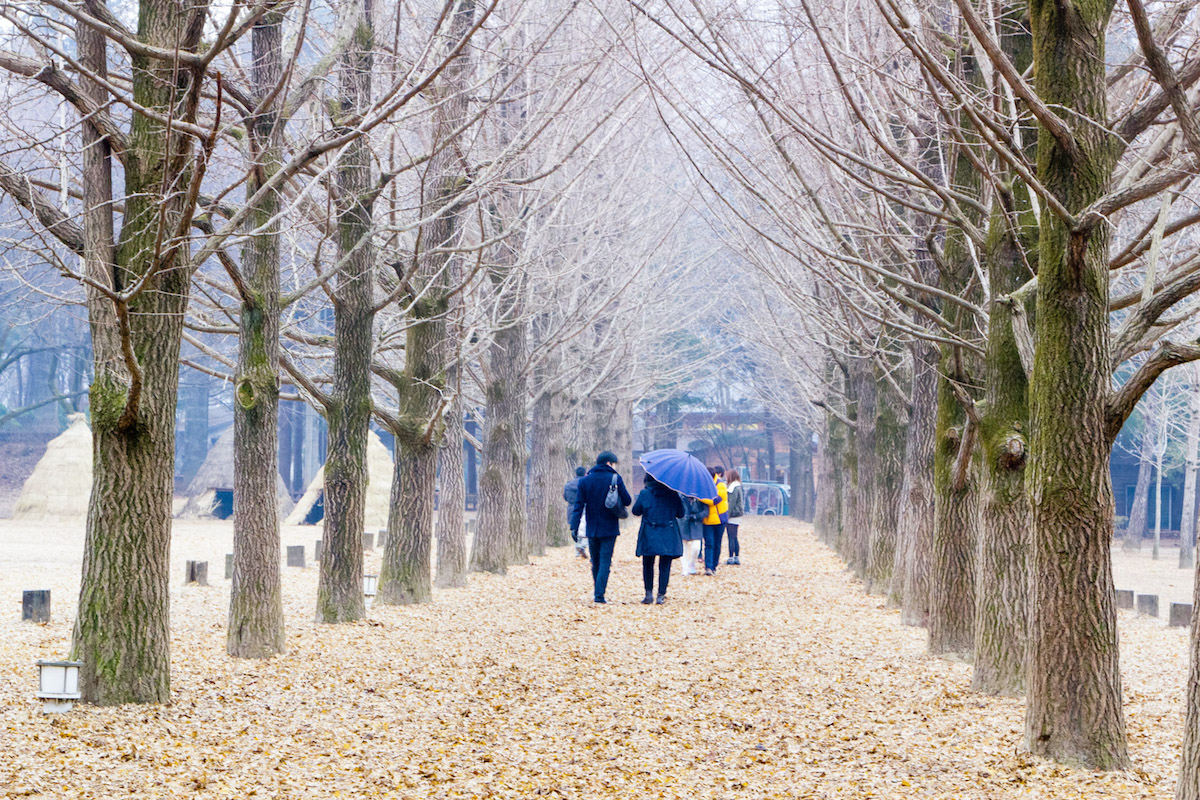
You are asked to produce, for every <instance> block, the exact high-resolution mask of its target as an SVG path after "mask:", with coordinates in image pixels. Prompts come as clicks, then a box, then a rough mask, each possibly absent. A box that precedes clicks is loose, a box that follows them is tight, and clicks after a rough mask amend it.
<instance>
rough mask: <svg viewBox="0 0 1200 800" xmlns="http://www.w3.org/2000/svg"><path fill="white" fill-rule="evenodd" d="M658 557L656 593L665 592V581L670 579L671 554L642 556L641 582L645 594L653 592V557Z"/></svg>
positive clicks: (661, 593) (662, 593)
mask: <svg viewBox="0 0 1200 800" xmlns="http://www.w3.org/2000/svg"><path fill="white" fill-rule="evenodd" d="M656 558H657V559H658V593H659V595H664V594H666V593H667V583H668V582H669V581H670V580H671V562H672V561H674V559H673V558H672V557H671V556H642V584H643V585H645V587H646V594H648V595H649V594H654V559H656Z"/></svg>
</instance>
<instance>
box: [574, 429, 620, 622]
mask: <svg viewBox="0 0 1200 800" xmlns="http://www.w3.org/2000/svg"><path fill="white" fill-rule="evenodd" d="M616 466H617V456H616V454H614V453H613V452H611V451H609V450H605V451H604V452H603V453H601V454H600V455H598V456H596V466H594V467H592V468H591V469H590V470H588V474H587V475H585V476H584V477H583V478H582V479H581V480H580V481H579V494H578V496H577V497H576V498H575V508H574V509H572V511H571V535H572V536H578V534H579V524H580V522H581V521H584V520H586V523H585V524H586V526H587V542H588V552H589V553H590V554H591V556H592V585H593V595H594V598H595V600H596V602H597V603H603V602H605V600H604V591H605V590H606V589H607V588H608V573H609V570H610V568H611V567H612V556H613V548H615V547H616V545H617V537H618V536H620V535H621V528H620V517H618V516H617V515H616V514H615V513H613V512H612V511H611V510H609V508H608V506H606V505H605V504H604V501H605V500H606V499H607V498H608V489H609V487H610V486H612V485H613V484H614V483H615V484H616V486H617V494H618V496H619V497H620V502H621V505H622V506H628V505H629V504H630V503H632V502H633V498H632V497H630V496H629V490H628V489H626V488H625V481H624V480H622V478H621V476H620V475H619V474H618V473H617V470H616Z"/></svg>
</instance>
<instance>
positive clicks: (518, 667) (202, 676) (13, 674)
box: [0, 518, 1186, 798]
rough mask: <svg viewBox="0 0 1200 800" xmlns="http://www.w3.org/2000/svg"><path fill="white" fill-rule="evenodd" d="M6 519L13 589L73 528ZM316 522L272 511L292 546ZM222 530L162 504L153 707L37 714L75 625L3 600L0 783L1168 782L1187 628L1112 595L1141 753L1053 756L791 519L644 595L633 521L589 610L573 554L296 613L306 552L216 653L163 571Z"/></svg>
mask: <svg viewBox="0 0 1200 800" xmlns="http://www.w3.org/2000/svg"><path fill="white" fill-rule="evenodd" d="M13 528H14V526H12V524H11V523H9V524H5V525H4V526H3V527H0V543H2V544H3V545H4V548H3V553H4V555H0V560H3V561H5V562H7V563H5V564H4V566H5V568H4V569H3V570H0V589H3V590H4V592H5V593H6V594H5V595H4V596H6V597H8V596H13V594H14V590H15V588H16V586H17V583H18V582H19V581H20V580H23V578H22V577H20V576H21V575H36V576H37V578H38V579H39V580H43V581H46V582H47V584H48V585H50V584H54V585H58V584H57V583H56V582H57V581H59V580H61V582H62V584H63V585H69V584H71V583H72V582H73V580H74V576H75V574H76V566H77V565H76V564H75V563H71V561H70V558H69V557H67V555H66V554H74V553H77V552H79V549H78V547H77V544H78V543H77V542H74V541H63V542H61V543H58V544H56V545H55V546H54V548H53V549H52V550H51V551H50V552H51V553H61V554H63V560H62V562H49V561H46V562H39V561H36V557H35V555H34V550H33V546H32V545H25V546H20V545H18V544H17V542H18V541H24V542H28V541H30V537H29V536H28V531H20V532H16V533H14V531H13V530H12V529H13ZM308 535H309V531H307V530H304V529H285V543H289V542H290V541H291V540H292V539H295V540H296V542H299V541H301V539H300V537H301V536H304V537H306V538H307V536H308ZM231 536H232V532H231V530H229V526H228V525H224V524H215V523H211V524H192V525H191V526H187V525H177V531H176V534H175V537H174V547H173V553H172V586H171V600H172V626H171V628H172V632H173V641H172V659H173V663H172V682H173V685H174V686H175V692H174V703H173V704H172V705H171V706H164V707H157V706H156V707H140V708H139V707H135V706H121V707H114V708H99V707H93V706H84V707H79V708H77V709H76V710H75V711H73V712H72V713H71V714H69V715H66V716H63V717H53V718H48V717H44V716H42V715H41V714H39V713H38V710H37V706H36V704H35V702H34V701H33V699H32V697H31V689H30V682H29V671H30V659H31V656H30V653H32V652H35V651H37V652H42V651H45V650H46V649H47V648H50V649H53V647H54V646H55V645H58V644H65V642H66V640H67V637H68V636H69V632H70V625H69V621H67V620H64V619H63V616H65V614H64V615H61V616H59V617H56V620H55V621H54V622H53V623H51V624H50V625H49V626H47V627H37V626H29V625H27V624H26V625H20V624H19V623H17V622H16V621H15V620H13V619H11V618H5V619H3V620H0V676H3V677H2V678H0V700H2V701H3V707H2V710H0V744H2V746H3V753H4V756H3V758H2V759H0V787H3V790H4V792H5V795H4V796H6V797H14V796H33V797H56V798H58V797H62V798H67V797H117V796H135V797H185V796H186V797H239V798H242V797H247V796H249V795H250V793H251V790H252V789H257V796H266V797H279V798H324V797H338V796H341V797H413V798H416V797H535V796H549V797H571V798H586V797H622V798H649V797H666V798H673V797H688V798H691V797H729V798H734V797H736V798H743V797H946V798H949V797H979V798H983V797H987V798H1001V797H1024V796H1041V797H1055V798H1069V797H1098V796H1106V797H1167V796H1169V795H1170V791H1171V784H1172V783H1173V780H1174V769H1173V762H1172V758H1173V757H1174V755H1175V754H1176V753H1177V752H1178V746H1179V744H1178V739H1179V735H1180V715H1179V711H1178V709H1179V702H1180V699H1181V696H1182V680H1183V671H1182V669H1181V668H1180V665H1181V664H1182V663H1185V661H1184V659H1185V658H1186V655H1185V642H1186V639H1185V636H1186V634H1184V633H1181V632H1179V631H1168V630H1166V629H1165V628H1161V627H1158V626H1154V625H1152V624H1151V623H1147V622H1143V621H1139V620H1136V619H1134V618H1133V617H1125V616H1122V625H1123V628H1122V637H1123V639H1122V641H1123V644H1124V645H1125V647H1124V655H1125V659H1126V663H1125V665H1124V666H1125V680H1126V687H1127V688H1126V691H1127V694H1128V704H1127V713H1128V715H1129V731H1130V740H1131V749H1132V755H1133V758H1134V761H1135V763H1136V764H1137V765H1138V768H1139V772H1138V773H1122V772H1116V773H1108V774H1099V773H1097V774H1092V773H1088V772H1082V771H1077V770H1072V769H1069V768H1066V767H1062V766H1058V765H1054V764H1053V763H1051V762H1049V761H1044V760H1042V759H1038V758H1034V757H1032V756H1029V755H1026V754H1021V753H1020V752H1019V751H1020V749H1021V748H1020V737H1021V730H1022V707H1021V703H1020V702H1019V701H1014V700H1006V699H999V698H992V697H985V696H982V695H978V694H974V693H971V692H970V691H969V690H968V689H967V687H968V686H969V685H970V679H971V668H970V666H969V665H966V664H962V663H957V662H953V661H947V660H944V659H940V658H934V657H931V656H928V655H927V654H926V652H925V649H926V648H925V633H924V631H922V630H920V629H916V628H906V627H903V626H902V625H901V624H900V621H899V613H898V612H896V611H894V610H890V609H887V608H885V606H884V602H883V600H882V598H878V597H873V596H869V595H866V594H865V593H864V592H863V591H862V586H861V584H860V583H859V582H858V581H857V580H856V579H854V578H853V577H852V576H851V575H850V574H849V573H848V572H846V571H845V568H844V565H843V564H842V562H841V561H840V560H839V559H838V558H837V557H836V556H835V555H833V553H832V551H830V550H829V549H827V548H826V547H825V546H824V545H822V544H820V543H819V542H818V541H817V540H816V539H815V537H814V536H813V535H812V533H811V528H810V527H809V526H807V525H802V524H800V523H796V522H793V521H792V520H767V519H763V518H756V519H754V520H752V521H751V522H750V523H749V524H747V525H745V527H744V533H743V535H742V540H743V560H744V562H745V563H744V565H743V566H741V567H722V568H721V570H720V572H719V574H718V575H717V576H716V577H715V578H704V577H692V578H688V579H684V578H682V577H680V576H679V575H678V572H676V574H675V575H674V576H673V578H672V583H671V587H670V591H669V597H670V600H669V603H668V604H667V605H665V606H662V607H658V606H650V607H647V606H642V605H640V604H639V603H638V602H637V601H638V600H639V599H640V597H641V587H640V574H641V573H640V564H639V563H638V562H637V561H636V560H635V559H634V557H633V546H634V538H635V537H634V536H632V535H625V536H623V537H622V538H621V540H620V544H619V546H618V551H617V556H616V559H615V562H614V575H613V580H612V583H611V585H610V589H609V599H610V605H608V606H607V607H602V608H597V607H593V606H592V604H591V603H590V582H589V576H588V573H587V566H586V563H585V562H581V561H578V560H575V559H573V558H572V557H571V554H570V550H569V549H568V548H558V549H552V550H551V551H550V553H549V555H548V556H546V557H543V558H538V559H535V560H534V561H533V562H532V563H531V564H530V565H528V566H519V567H514V568H512V569H510V570H509V572H508V574H507V575H505V576H495V575H489V574H480V575H473V576H472V577H471V578H470V580H469V585H468V586H467V587H466V588H464V589H453V590H444V591H443V590H438V591H436V592H435V596H434V602H433V603H431V604H426V605H421V606H410V607H388V606H376V607H375V608H373V609H371V610H370V612H369V615H368V616H369V619H368V620H366V621H363V622H360V623H356V624H353V625H345V626H336V627H329V626H321V625H317V624H315V623H314V622H312V601H313V598H314V597H315V593H316V585H317V570H316V569H315V568H314V567H313V566H312V565H311V563H310V565H309V566H308V567H307V568H306V569H304V570H298V569H286V570H285V573H284V586H283V588H284V610H285V615H286V617H287V620H286V621H287V626H288V631H289V636H288V641H287V652H286V653H285V654H284V655H282V656H278V657H275V658H272V659H267V660H262V661H242V660H235V659H232V658H230V657H229V656H227V655H226V653H225V649H224V646H225V630H224V628H225V624H226V622H225V615H224V614H223V609H224V608H225V607H226V603H227V602H228V590H229V584H228V582H225V581H221V580H216V579H214V580H213V581H212V583H213V586H211V587H208V588H200V587H196V586H182V585H180V583H179V578H181V577H182V561H183V559H185V558H187V557H188V556H189V554H188V552H187V551H188V550H189V549H191V550H193V551H194V550H196V549H198V548H202V547H208V548H210V549H212V550H213V551H214V552H216V551H217V550H219V549H220V548H222V547H224V546H225V544H224V542H223V540H222V538H221V537H227V538H230V539H231ZM310 546H311V545H310ZM39 549H41V550H42V551H43V552H45V549H44V548H39ZM378 560H379V555H378V554H377V553H376V554H369V555H368V556H367V564H368V567H370V566H373V565H375V564H377V563H378ZM176 561H178V562H179V564H178V566H180V569H176V568H175V567H176ZM18 562H19V566H20V569H19V570H18V569H15V567H16V566H18ZM59 576H61V578H60V577H59ZM214 577H216V578H219V575H215V576H214ZM67 599H68V598H67V597H64V598H63V600H64V601H66V600H67ZM59 607H60V608H63V609H69V608H71V606H70V604H68V603H66V602H63V604H62V605H60V606H59ZM1156 650H1157V652H1158V653H1159V655H1158V656H1155V657H1149V656H1147V653H1151V652H1152V651H1156ZM1172 671H1173V674H1174V678H1173V679H1172V681H1173V682H1172V684H1171V685H1170V686H1166V687H1164V686H1162V685H1161V683H1162V681H1161V680H1160V678H1161V676H1162V675H1163V674H1164V673H1170V672H1172ZM1151 734H1152V735H1151Z"/></svg>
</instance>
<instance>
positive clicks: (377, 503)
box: [283, 431, 392, 530]
mask: <svg viewBox="0 0 1200 800" xmlns="http://www.w3.org/2000/svg"><path fill="white" fill-rule="evenodd" d="M368 435H369V437H370V438H368V439H367V502H366V507H367V508H366V514H365V515H364V516H363V527H364V528H366V529H367V530H374V529H376V528H386V527H387V518H388V507H389V506H390V505H391V502H392V454H391V452H389V451H388V449H387V445H385V444H384V443H383V442H381V441H380V440H379V437H378V436H376V435H375V432H374V431H371V432H370V433H369V434H368ZM324 516H325V469H324V467H322V468H321V469H319V470H317V474H316V475H314V476H313V479H312V483H310V484H308V489H307V490H306V491H305V492H304V496H303V497H301V498H300V500H299V501H298V502H297V503H296V507H295V508H293V509H292V513H291V515H289V516H288V518H287V519H285V520H284V521H283V524H284V525H315V524H316V523H318V522H320V521H321V520H322V519H323V518H324Z"/></svg>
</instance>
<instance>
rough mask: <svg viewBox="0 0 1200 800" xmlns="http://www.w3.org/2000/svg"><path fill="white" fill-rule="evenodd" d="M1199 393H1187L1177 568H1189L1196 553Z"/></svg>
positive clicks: (1199, 439)
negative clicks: (1186, 422) (1186, 426)
mask: <svg viewBox="0 0 1200 800" xmlns="http://www.w3.org/2000/svg"><path fill="white" fill-rule="evenodd" d="M1197 399H1200V394H1198V393H1197V392H1196V391H1195V390H1193V391H1192V392H1191V393H1190V394H1189V395H1188V414H1189V417H1188V429H1187V456H1186V460H1185V461H1184V466H1183V518H1182V519H1181V520H1180V523H1179V568H1180V569H1191V568H1192V566H1193V565H1194V564H1195V553H1196V456H1197V451H1198V450H1200V407H1198V406H1200V404H1198V403H1197Z"/></svg>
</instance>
